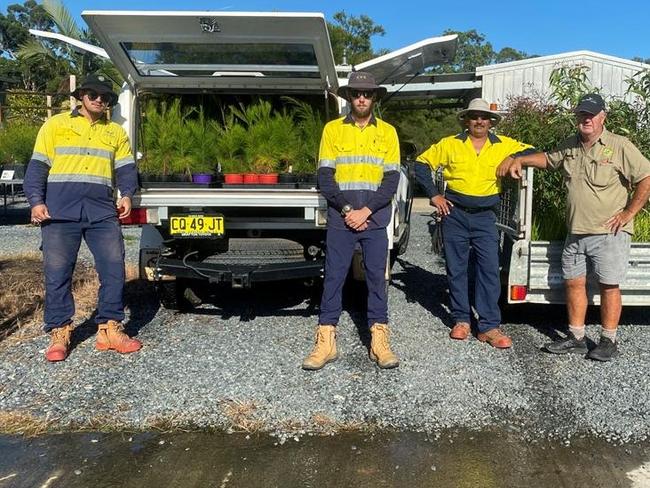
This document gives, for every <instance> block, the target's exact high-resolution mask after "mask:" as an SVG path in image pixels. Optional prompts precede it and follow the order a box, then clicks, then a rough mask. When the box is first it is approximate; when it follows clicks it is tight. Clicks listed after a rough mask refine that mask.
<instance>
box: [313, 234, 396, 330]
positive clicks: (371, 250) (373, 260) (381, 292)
mask: <svg viewBox="0 0 650 488" xmlns="http://www.w3.org/2000/svg"><path fill="white" fill-rule="evenodd" d="M357 242H358V243H359V244H360V245H361V251H362V252H363V263H364V269H365V272H366V284H367V286H368V327H371V326H372V325H373V324H375V323H380V324H386V323H388V297H387V294H386V259H387V256H388V237H387V236H386V229H372V230H365V231H362V232H355V231H353V230H343V229H328V230H327V253H326V255H325V283H324V285H323V297H322V298H321V304H320V316H319V319H318V320H319V323H320V324H323V325H337V324H338V322H339V318H340V316H341V311H342V309H343V305H342V302H343V284H344V283H345V278H346V276H347V274H348V270H349V269H350V264H351V263H352V256H353V255H354V249H355V246H356V244H357Z"/></svg>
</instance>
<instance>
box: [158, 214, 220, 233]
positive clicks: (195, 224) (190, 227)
mask: <svg viewBox="0 0 650 488" xmlns="http://www.w3.org/2000/svg"><path fill="white" fill-rule="evenodd" d="M169 233H170V234H171V235H173V236H179V237H221V236H223V233H224V222H223V215H173V216H172V217H171V218H170V219H169Z"/></svg>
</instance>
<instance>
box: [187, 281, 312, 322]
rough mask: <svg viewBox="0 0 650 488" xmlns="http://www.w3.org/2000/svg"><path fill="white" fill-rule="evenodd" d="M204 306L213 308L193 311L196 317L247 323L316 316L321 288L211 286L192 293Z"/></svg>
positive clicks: (289, 284) (300, 284) (286, 284)
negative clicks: (196, 295) (216, 316)
mask: <svg viewBox="0 0 650 488" xmlns="http://www.w3.org/2000/svg"><path fill="white" fill-rule="evenodd" d="M194 291H195V292H197V291H199V292H200V293H197V294H198V295H199V296H200V299H201V301H202V303H203V304H204V305H210V306H211V307H212V308H205V307H201V308H195V309H192V310H191V313H193V314H196V315H220V316H221V317H222V318H223V319H224V320H227V319H229V318H231V317H239V319H240V320H241V321H242V322H249V321H251V320H254V319H255V318H257V317H310V316H312V315H315V314H317V313H318V311H317V309H318V305H319V303H320V294H321V288H320V287H319V286H316V285H313V286H308V285H305V284H304V283H303V282H299V281H287V282H283V283H281V284H278V283H262V284H258V285H255V286H254V287H253V288H251V289H233V288H231V287H229V286H226V285H214V286H211V287H209V288H207V289H204V290H194Z"/></svg>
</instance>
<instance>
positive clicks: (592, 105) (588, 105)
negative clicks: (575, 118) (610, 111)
mask: <svg viewBox="0 0 650 488" xmlns="http://www.w3.org/2000/svg"><path fill="white" fill-rule="evenodd" d="M601 110H605V101H604V100H603V97H601V96H600V95H599V94H598V93H588V94H587V95H583V96H582V97H581V98H580V101H579V102H578V106H577V107H576V108H575V110H574V112H575V113H578V112H587V113H589V114H591V115H596V114H598V113H600V111H601Z"/></svg>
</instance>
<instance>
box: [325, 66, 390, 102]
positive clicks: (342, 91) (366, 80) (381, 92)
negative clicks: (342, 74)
mask: <svg viewBox="0 0 650 488" xmlns="http://www.w3.org/2000/svg"><path fill="white" fill-rule="evenodd" d="M352 90H359V91H373V92H375V100H381V99H382V98H384V97H385V96H386V93H387V92H388V90H386V88H385V87H383V86H379V85H378V84H377V83H375V77H374V76H373V75H371V74H370V73H365V72H363V71H354V72H353V73H350V77H349V78H348V84H347V85H345V86H340V87H339V89H338V90H337V92H336V94H337V95H338V96H339V97H343V98H345V99H346V100H348V101H349V100H350V91H352Z"/></svg>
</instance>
